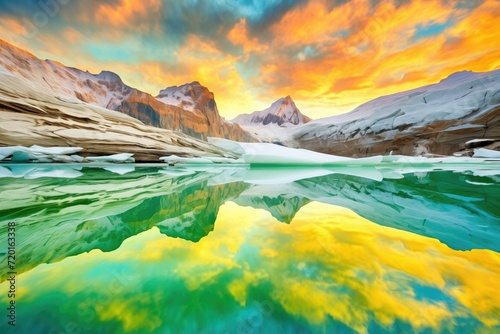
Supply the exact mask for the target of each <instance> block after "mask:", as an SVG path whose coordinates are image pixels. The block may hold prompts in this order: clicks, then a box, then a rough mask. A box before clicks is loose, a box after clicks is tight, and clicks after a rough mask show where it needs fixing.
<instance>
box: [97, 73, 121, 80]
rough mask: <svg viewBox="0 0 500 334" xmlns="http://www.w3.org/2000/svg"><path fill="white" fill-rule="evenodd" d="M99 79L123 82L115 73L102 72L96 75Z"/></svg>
mask: <svg viewBox="0 0 500 334" xmlns="http://www.w3.org/2000/svg"><path fill="white" fill-rule="evenodd" d="M96 78H97V79H101V80H105V81H109V82H122V78H120V76H119V75H118V74H116V73H115V72H111V71H101V73H99V74H97V75H96Z"/></svg>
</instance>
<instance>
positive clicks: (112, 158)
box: [86, 153, 134, 162]
mask: <svg viewBox="0 0 500 334" xmlns="http://www.w3.org/2000/svg"><path fill="white" fill-rule="evenodd" d="M86 159H87V160H88V161H92V162H134V158H133V154H132V153H119V154H112V155H103V156H99V157H86Z"/></svg>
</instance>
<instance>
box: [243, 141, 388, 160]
mask: <svg viewBox="0 0 500 334" xmlns="http://www.w3.org/2000/svg"><path fill="white" fill-rule="evenodd" d="M240 145H241V147H243V149H244V150H245V154H244V155H243V159H244V160H245V162H247V163H249V164H252V165H257V164H262V165H266V164H269V165H375V164H379V163H381V162H382V156H375V157H369V158H361V159H355V158H346V157H340V156H336V155H330V154H323V153H317V152H313V151H309V150H304V149H295V148H290V147H285V146H280V145H275V144H268V143H240Z"/></svg>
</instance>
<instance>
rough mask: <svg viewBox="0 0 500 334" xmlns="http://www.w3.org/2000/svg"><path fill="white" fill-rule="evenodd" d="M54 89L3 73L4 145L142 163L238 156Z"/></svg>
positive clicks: (0, 136) (0, 141) (0, 131)
mask: <svg viewBox="0 0 500 334" xmlns="http://www.w3.org/2000/svg"><path fill="white" fill-rule="evenodd" d="M51 93H52V92H51V91H50V90H47V89H44V88H43V87H38V86H36V85H33V83H30V82H28V81H27V80H25V79H22V78H18V77H15V76H13V75H9V74H2V73H0V145H1V146H15V145H22V146H31V145H34V144H36V145H40V146H62V147H65V146H73V147H82V148H83V151H82V152H81V153H82V155H84V156H89V155H90V156H93V155H111V154H116V153H133V154H134V158H135V159H136V161H154V162H159V158H160V157H162V156H166V155H173V154H175V155H177V156H185V157H203V156H219V157H224V156H226V157H234V154H233V153H230V152H227V151H225V150H223V149H220V148H218V147H215V146H212V145H210V144H208V143H207V142H204V141H200V140H197V139H195V138H192V137H189V136H187V135H185V134H183V133H178V132H174V131H171V130H165V129H160V128H156V127H152V126H147V125H144V124H143V123H141V122H140V121H138V120H136V119H134V118H132V117H129V116H127V115H124V114H122V113H119V112H116V111H110V110H107V109H104V108H100V107H97V106H94V105H91V104H88V103H84V102H81V101H78V100H64V99H61V98H56V97H54V96H53V95H52V94H51Z"/></svg>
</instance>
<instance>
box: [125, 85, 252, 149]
mask: <svg viewBox="0 0 500 334" xmlns="http://www.w3.org/2000/svg"><path fill="white" fill-rule="evenodd" d="M181 89H183V90H185V92H186V93H185V94H187V95H188V97H189V99H190V100H191V101H192V105H191V109H192V111H189V110H186V109H183V108H181V107H179V106H175V105H170V104H165V103H164V102H162V101H161V100H158V97H157V98H154V97H153V96H151V95H149V94H147V93H143V92H140V91H135V92H134V93H132V94H131V95H130V96H129V97H128V98H127V99H125V100H124V101H123V103H122V106H121V108H120V111H121V112H122V113H124V114H127V115H130V116H132V117H134V118H137V119H139V120H141V121H142V122H144V123H145V124H148V125H152V126H155V127H160V128H164V129H172V130H175V131H179V132H183V133H185V134H187V135H190V136H192V137H195V138H198V139H202V140H205V139H206V138H207V137H219V138H226V139H231V140H236V141H244V142H255V141H256V139H255V138H254V137H253V136H251V135H250V134H249V133H248V132H246V131H244V130H243V129H242V128H241V127H240V126H239V125H238V124H233V123H229V122H226V121H225V120H224V119H223V118H222V117H221V116H220V115H219V111H218V109H217V104H216V102H215V99H214V94H213V93H212V92H210V91H209V90H208V89H207V88H206V87H204V86H202V85H200V84H199V83H198V82H193V83H190V84H187V85H184V86H181V87H179V90H181ZM160 96H161V94H160ZM185 101H186V100H183V101H180V102H179V105H181V106H182V105H185V103H186V102H185ZM167 102H168V101H167Z"/></svg>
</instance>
